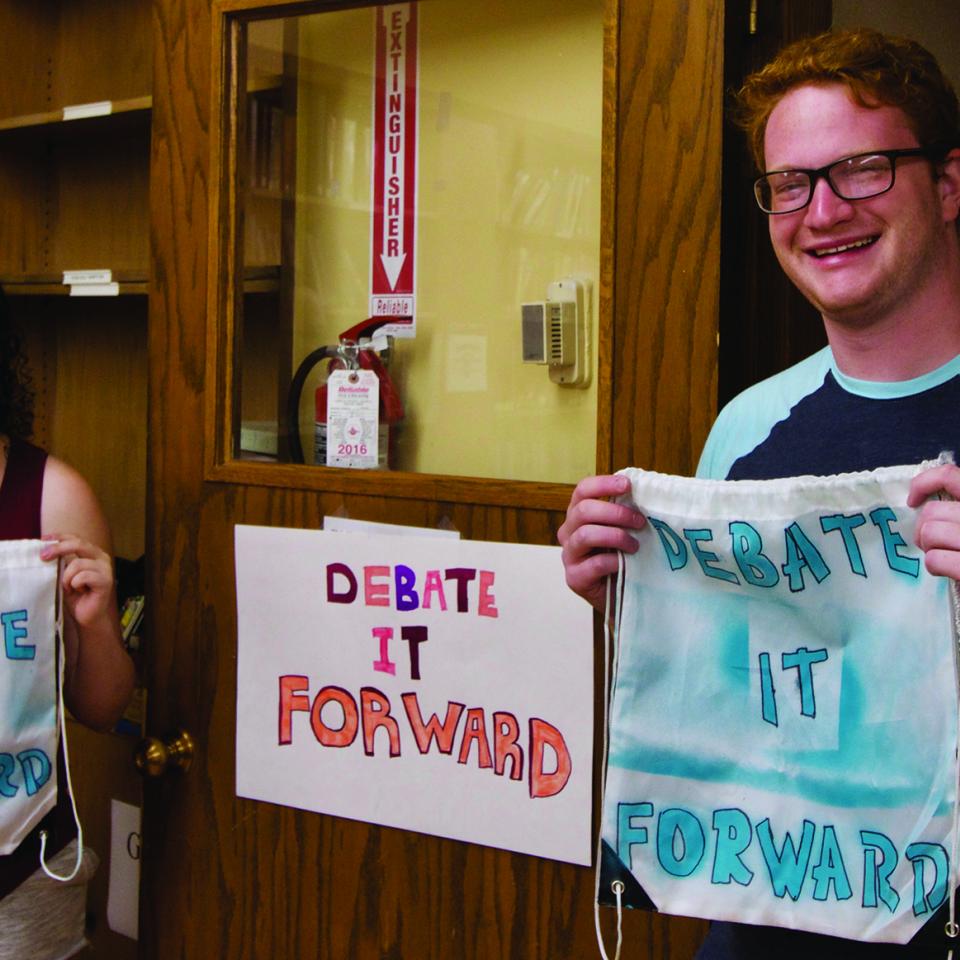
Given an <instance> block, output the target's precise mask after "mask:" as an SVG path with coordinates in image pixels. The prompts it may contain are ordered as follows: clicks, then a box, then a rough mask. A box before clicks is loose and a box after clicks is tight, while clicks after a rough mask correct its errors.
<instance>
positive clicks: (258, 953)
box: [140, 0, 722, 960]
mask: <svg viewBox="0 0 960 960" xmlns="http://www.w3.org/2000/svg"><path fill="white" fill-rule="evenodd" d="M224 6H225V4H220V5H217V4H213V5H210V4H208V3H206V2H202V0H154V37H155V44H156V48H155V63H156V75H155V85H154V88H155V99H154V114H153V115H154V126H153V145H152V164H151V198H152V200H151V218H152V248H153V272H152V276H153V278H154V281H153V287H152V290H151V294H150V333H149V349H150V434H149V488H150V494H149V510H148V521H147V529H148V538H149V542H148V557H149V589H150V595H151V609H152V611H153V621H152V636H153V637H155V642H154V645H153V648H152V659H151V663H150V665H149V684H150V689H149V697H150V699H149V720H148V722H149V726H150V728H151V732H152V733H154V734H157V735H163V734H165V733H167V732H169V731H172V730H174V729H175V728H177V727H180V726H183V727H185V728H187V729H188V730H189V731H190V732H191V733H192V734H193V736H194V737H195V739H196V743H197V756H196V758H195V760H194V763H193V766H192V768H191V769H190V771H189V772H188V773H187V774H185V775H183V776H179V777H170V778H167V779H165V780H163V781H162V782H159V783H156V784H149V785H148V787H147V790H146V796H145V809H144V845H143V886H142V893H141V933H140V943H141V953H142V955H143V956H144V957H160V958H166V957H177V956H179V957H229V958H231V960H233V958H254V957H256V958H270V960H273V958H289V960H294V958H301V957H302V958H307V957H310V958H314V957H322V958H336V960H339V958H349V960H354V958H357V960H360V958H371V960H373V958H384V957H394V958H409V960H413V958H416V960H428V958H434V960H453V958H455V960H461V958H477V960H493V958H511V960H513V958H551V960H561V958H573V957H577V958H580V957H590V956H596V955H597V953H596V951H597V947H596V943H595V934H594V921H593V907H592V904H593V890H594V877H593V872H592V870H590V869H588V868H577V867H573V866H568V865H563V864H559V863H554V862H550V861H546V860H539V859H536V858H532V857H524V856H519V855H515V854H511V853H506V852H503V851H499V850H493V849H488V848H483V847H479V846H473V845H469V844H463V843H455V842H452V841H448V840H443V839H437V838H434V837H427V836H422V835H418V834H409V833H406V832H404V831H400V830H392V829H386V828H380V827H376V826H370V825H366V824H362V823H356V822H351V821H345V820H340V819H336V818H331V817H325V816H319V815H316V814H310V813H304V812H301V811H297V810H292V809H286V808H281V807H275V806H270V805H267V804H262V803H254V802H251V801H248V800H242V799H238V798H237V797H236V796H235V792H234V747H235V744H234V730H235V706H236V685H235V684H236V671H235V663H236V620H235V597H234V591H233V547H232V543H233V525H234V524H235V523H261V524H272V525H285V526H292V527H315V526H317V525H318V524H319V522H320V520H321V518H322V517H323V516H324V515H325V514H329V513H336V512H337V511H338V509H340V508H341V507H344V508H346V509H347V510H348V511H349V514H350V515H351V516H353V517H359V518H363V519H369V520H383V521H391V522H399V523H407V524H416V525H422V526H433V525H436V523H437V521H438V519H439V518H440V517H441V516H446V517H449V518H450V519H451V520H452V521H453V523H454V524H455V526H456V527H457V528H458V529H459V530H460V531H461V532H462V534H463V535H464V536H466V537H469V538H473V539H488V540H503V541H509V542H526V543H553V542H554V541H555V532H556V528H557V526H558V525H559V523H560V522H561V519H562V516H563V510H564V508H565V505H566V502H567V500H568V498H569V494H570V488H569V487H567V486H564V485H556V484H546V483H512V482H506V481H484V480H464V479H458V478H450V477H439V476H428V475H416V474H394V475H390V476H388V477H386V478H383V477H382V476H381V477H371V476H369V475H365V476H361V475H360V472H353V473H354V474H355V475H353V476H344V474H345V473H351V472H350V471H325V470H311V469H310V468H304V467H296V466H282V465H266V466H265V465H251V464H247V465H244V464H238V463H236V462H230V461H229V459H228V458H227V457H226V455H225V453H224V448H225V444H224V441H223V434H222V432H221V431H219V430H218V427H217V425H218V424H222V422H223V411H222V407H223V401H222V398H220V397H218V396H217V394H216V389H215V388H216V382H217V379H218V376H219V374H220V369H219V367H218V364H220V363H227V362H230V359H229V358H230V352H229V351H228V350H224V349H223V347H224V344H222V343H221V342H220V340H219V339H218V338H219V336H220V334H219V332H218V331H220V330H221V329H222V328H221V326H220V325H219V323H218V321H217V318H216V317H215V316H213V315H212V313H211V306H210V305H211V304H213V305H214V307H213V309H214V310H215V309H217V307H216V305H217V304H220V303H222V302H224V299H223V296H224V290H223V289H219V288H221V287H224V288H225V287H226V286H227V285H228V284H229V283H230V278H229V277H227V276H221V275H220V274H217V275H215V276H214V277H213V279H212V280H210V279H208V277H209V274H208V268H209V265H210V263H211V258H213V260H214V261H216V262H219V261H218V260H217V258H220V257H221V256H222V250H221V249H220V247H219V246H218V244H220V243H221V237H222V236H223V231H222V230H221V229H220V227H221V224H222V222H223V219H224V218H227V219H229V217H230V216H231V210H230V208H229V203H227V204H226V205H225V206H218V207H216V208H212V207H211V196H212V195H213V194H212V186H213V182H214V177H216V176H217V172H216V171H217V170H218V169H219V167H218V166H216V164H217V163H218V159H217V158H218V156H219V153H218V150H219V147H218V145H217V144H215V143H212V142H211V130H212V129H213V128H215V127H216V123H215V121H216V119H217V118H216V117H215V116H214V113H213V110H214V104H216V103H217V102H218V100H217V98H216V96H215V90H214V89H212V83H213V82H214V80H213V78H215V77H217V76H219V75H220V74H221V66H222V59H221V58H223V57H224V56H225V52H224V50H225V48H224V46H223V45H222V44H220V43H219V42H218V43H214V38H215V37H223V36H225V32H224V28H223V24H222V21H221V20H218V19H217V18H220V17H222V16H223V15H224V14H223V8H224ZM243 6H246V7H248V8H250V9H252V8H253V7H254V6H255V5H254V4H253V3H252V2H251V3H246V2H245V0H239V2H238V0H233V2H231V3H230V7H231V9H233V10H236V9H238V8H240V7H243ZM320 6H322V4H321V5H320ZM327 6H328V7H331V8H332V7H334V6H341V7H342V6H344V4H327ZM276 7H277V8H278V9H280V8H282V9H283V10H284V11H292V10H300V9H303V8H304V5H300V4H290V3H287V4H276ZM316 7H317V5H316V4H314V5H313V8H316ZM607 10H608V13H607V20H608V23H607V30H606V57H605V60H606V63H605V74H606V80H605V97H604V115H605V119H604V127H605V132H604V143H605V147H604V151H605V152H604V186H603V199H602V207H603V211H602V217H603V227H602V237H603V239H602V247H603V251H602V267H601V284H600V287H601V289H600V303H601V314H602V316H601V331H602V332H601V344H600V351H601V364H600V371H601V373H600V376H601V391H600V403H599V417H598V437H599V441H598V449H597V464H598V467H599V468H600V469H604V470H606V469H609V468H611V467H620V466H624V465H626V464H628V463H635V464H638V465H641V466H647V467H655V468H658V469H661V470H670V471H676V472H684V471H689V470H690V469H692V466H693V465H694V462H695V459H696V454H697V451H698V449H699V447H700V445H701V443H702V441H703V438H704V436H705V433H706V429H707V426H708V425H709V423H710V421H711V419H712V416H713V413H714V409H715V401H714V396H715V386H716V316H717V295H718V292H717V291H718V265H719V188H720V127H721V112H720V101H721V71H722V4H721V3H720V2H719V0H707V2H703V0H697V2H690V3H689V4H687V3H683V2H680V3H671V4H660V3H654V2H653V0H639V2H637V0H630V2H629V3H627V2H624V3H623V4H617V3H610V4H608V7H607ZM214 148H216V149H214ZM260 467H262V469H259V468H260ZM598 649H599V648H598ZM600 670H601V668H600V666H599V665H598V667H597V677H596V682H597V689H598V690H600V689H602V684H601V682H600V681H601V674H600ZM597 721H598V725H597V727H596V729H597V731H598V732H597V735H596V741H597V743H598V744H599V712H598V716H597ZM595 818H596V814H595ZM612 923H613V918H612V917H611V916H610V915H609V913H605V915H604V925H605V928H606V929H607V931H608V936H609V935H610V931H612V929H613V926H612ZM702 929H703V928H702V924H700V923H697V922H693V921H684V920H671V919H666V918H663V917H658V916H652V915H650V914H644V913H636V914H632V915H630V916H628V917H626V918H625V935H626V940H627V944H628V947H627V951H626V953H625V956H634V957H641V956H642V957H661V958H671V960H680V958H684V957H690V956H692V954H693V951H694V949H695V946H696V944H697V942H698V940H699V938H700V936H701V934H702Z"/></svg>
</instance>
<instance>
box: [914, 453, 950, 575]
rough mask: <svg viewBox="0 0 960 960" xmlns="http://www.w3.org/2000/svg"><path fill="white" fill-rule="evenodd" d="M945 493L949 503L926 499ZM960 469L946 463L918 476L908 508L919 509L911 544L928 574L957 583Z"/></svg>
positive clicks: (915, 479) (915, 478)
mask: <svg viewBox="0 0 960 960" xmlns="http://www.w3.org/2000/svg"><path fill="white" fill-rule="evenodd" d="M937 493H945V494H946V495H947V496H948V497H952V498H953V499H952V500H928V499H927V498H928V497H930V496H933V495H934V494H937ZM956 501H960V467H956V466H954V465H953V464H945V465H944V466H940V467H933V468H931V469H930V470H924V472H923V473H919V474H917V476H915V477H914V478H913V481H912V482H911V484H910V493H909V495H908V496H907V506H910V507H920V515H919V517H918V518H917V529H916V535H915V537H914V542H915V543H916V545H917V546H918V547H920V549H921V550H923V552H924V554H925V558H924V564H925V566H926V568H927V570H929V571H930V573H934V574H937V575H938V576H943V577H952V578H953V579H954V580H960V502H956Z"/></svg>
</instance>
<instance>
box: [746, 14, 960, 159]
mask: <svg viewBox="0 0 960 960" xmlns="http://www.w3.org/2000/svg"><path fill="white" fill-rule="evenodd" d="M828 83H842V84H845V85H846V86H847V87H848V88H849V90H850V94H851V96H852V97H853V99H854V101H855V102H856V103H858V104H859V105H860V106H862V107H879V106H891V107H899V108H900V109H901V110H902V111H903V112H904V113H905V114H906V116H907V119H908V120H909V121H910V125H911V126H912V127H913V131H914V133H915V134H916V135H917V139H918V141H919V142H920V144H921V146H934V145H936V146H941V147H943V148H944V153H946V150H947V149H949V148H950V147H953V146H957V145H960V108H958V106H957V95H956V93H955V92H954V89H953V87H952V85H951V84H950V81H949V80H948V79H947V78H946V77H945V76H944V75H943V71H942V70H941V69H940V66H939V64H938V63H937V61H936V59H935V58H934V56H933V55H932V54H931V53H930V52H929V51H928V50H927V49H926V48H925V47H922V46H921V45H920V44H919V43H917V42H916V41H914V40H907V39H904V38H902V37H894V36H889V35H887V34H883V33H880V32H879V31H877V30H872V29H868V28H857V29H852V30H837V31H835V32H834V31H828V32H826V33H821V34H819V35H817V36H814V37H804V38H803V39H801V40H797V41H795V42H794V43H791V44H789V45H788V46H786V47H784V48H783V50H781V51H780V53H779V54H777V56H776V57H775V58H774V59H773V60H772V61H771V62H770V63H768V64H767V65H766V66H765V67H763V69H761V70H758V71H757V72H756V73H753V74H751V75H750V76H748V77H747V79H746V80H745V81H744V84H743V86H742V87H741V88H740V91H739V93H738V94H737V95H736V103H735V109H734V118H735V120H736V121H737V123H738V124H739V126H740V127H742V128H743V130H744V131H745V132H746V134H747V139H748V141H749V146H750V152H751V154H752V155H753V159H754V162H755V163H756V165H757V169H758V170H761V171H762V170H763V169H764V157H763V138H764V134H765V133H766V129H767V121H768V120H769V118H770V114H771V113H772V112H773V109H774V107H776V105H777V104H778V103H779V102H780V100H781V99H782V98H783V97H784V96H785V95H786V94H787V93H789V92H790V90H792V89H793V88H794V87H798V86H801V85H803V84H828Z"/></svg>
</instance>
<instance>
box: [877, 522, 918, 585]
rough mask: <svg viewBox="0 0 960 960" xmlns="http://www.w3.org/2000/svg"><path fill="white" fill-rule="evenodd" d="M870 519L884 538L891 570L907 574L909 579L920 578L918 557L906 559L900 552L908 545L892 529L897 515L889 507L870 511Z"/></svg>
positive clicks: (884, 548)
mask: <svg viewBox="0 0 960 960" xmlns="http://www.w3.org/2000/svg"><path fill="white" fill-rule="evenodd" d="M870 519H871V520H872V521H873V522H874V524H876V527H877V529H878V530H879V531H880V536H881V537H882V538H883V550H884V553H886V555H887V564H888V566H889V567H890V569H891V570H895V571H896V572H897V573H905V574H906V575H907V576H908V577H914V578H916V577H918V576H919V575H920V560H919V559H918V558H917V557H905V556H903V555H902V554H901V553H900V552H899V548H900V547H905V546H906V545H907V543H906V541H905V540H904V539H903V537H902V536H900V534H899V532H898V531H896V530H891V529H890V524H891V523H895V522H896V520H897V515H896V514H895V513H894V512H893V511H892V510H891V509H890V508H889V507H877V509H876V510H871V511H870Z"/></svg>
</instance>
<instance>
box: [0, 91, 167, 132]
mask: <svg viewBox="0 0 960 960" xmlns="http://www.w3.org/2000/svg"><path fill="white" fill-rule="evenodd" d="M152 108H153V97H151V96H149V95H147V96H142V97H129V98H127V99H126V100H114V101H112V102H111V111H110V113H107V114H99V115H97V116H92V117H83V118H80V119H77V120H64V119H63V110H62V109H59V110H48V111H45V112H43V113H27V114H22V115H20V116H14V117H0V136H11V135H17V134H19V135H23V136H28V135H43V136H51V135H56V136H60V135H63V136H69V135H70V133H71V132H77V133H80V132H83V133H85V134H89V133H91V132H92V131H94V130H95V129H97V128H98V127H101V126H102V127H105V128H106V127H114V126H117V125H118V122H119V123H122V124H125V123H140V122H143V121H144V120H148V121H149V117H150V113H151V110H152Z"/></svg>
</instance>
